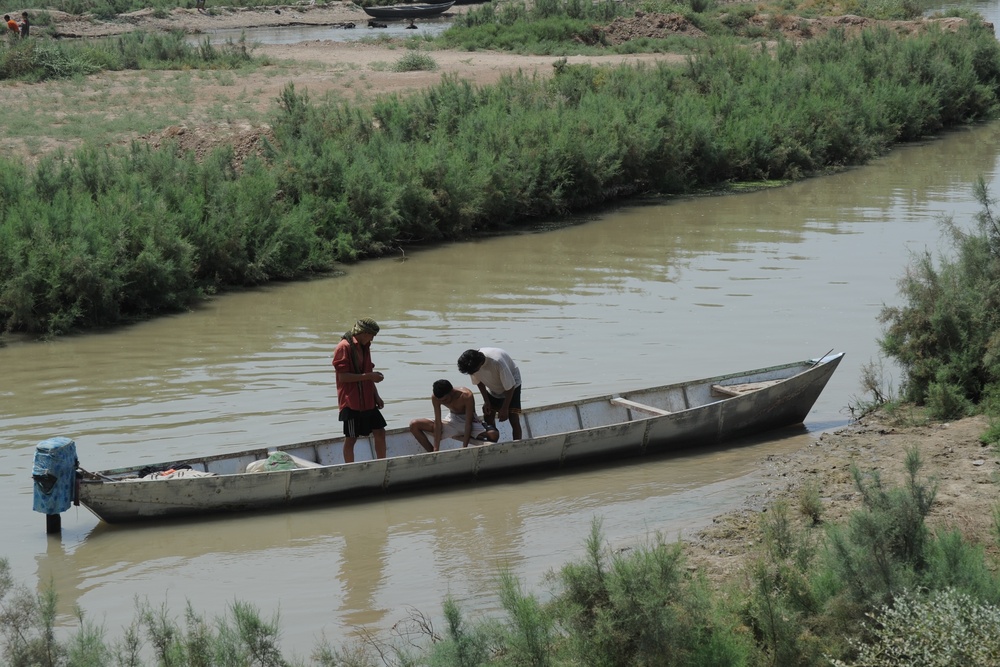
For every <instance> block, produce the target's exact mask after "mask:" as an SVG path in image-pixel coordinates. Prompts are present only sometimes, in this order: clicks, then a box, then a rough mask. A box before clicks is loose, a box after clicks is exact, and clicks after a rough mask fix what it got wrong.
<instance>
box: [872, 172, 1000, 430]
mask: <svg viewBox="0 0 1000 667" xmlns="http://www.w3.org/2000/svg"><path fill="white" fill-rule="evenodd" d="M974 194H975V196H976V199H977V200H978V201H979V204H980V206H981V210H980V212H979V213H978V215H977V216H976V219H975V223H976V224H975V226H974V228H973V229H971V230H964V229H961V228H959V227H958V225H956V224H955V223H954V222H953V221H952V220H950V219H948V220H945V221H944V222H943V227H944V229H945V231H946V232H947V233H948V236H949V238H950V240H951V249H952V254H951V255H950V256H946V257H943V258H941V260H940V263H939V265H938V266H935V264H934V261H933V259H932V257H931V256H930V254H929V253H925V254H924V255H922V256H920V257H919V258H917V259H916V260H915V261H914V262H913V264H912V265H911V266H910V268H909V270H908V271H907V273H906V276H905V277H904V278H903V279H902V281H901V283H900V285H901V292H902V295H903V297H904V300H905V303H904V305H902V306H894V307H887V308H884V309H883V310H882V313H881V315H880V319H881V320H882V322H883V323H885V324H886V325H887V328H886V331H885V335H884V336H883V338H882V339H881V341H880V344H881V346H882V349H883V350H884V351H885V352H886V354H887V355H889V356H890V357H893V358H894V359H896V361H898V362H899V364H900V365H901V366H902V368H903V370H904V372H905V374H906V382H905V384H904V388H905V398H906V399H908V400H911V401H913V402H915V403H917V404H924V403H927V404H928V406H929V407H931V408H932V411H933V412H934V413H935V414H936V415H939V416H940V417H942V418H953V417H955V416H959V415H961V414H963V413H965V412H966V411H967V410H968V406H969V404H970V403H973V404H974V403H978V402H980V401H981V400H982V399H983V397H984V393H985V391H986V389H987V388H988V387H990V386H991V385H994V384H996V383H997V382H1000V261H997V260H998V258H1000V225H998V221H997V220H996V218H995V217H994V213H993V208H994V206H995V203H996V202H995V201H994V200H992V199H991V198H990V197H989V193H988V191H987V188H986V184H985V181H984V180H983V179H982V178H981V177H980V178H979V180H978V181H977V183H976V185H975V187H974Z"/></svg>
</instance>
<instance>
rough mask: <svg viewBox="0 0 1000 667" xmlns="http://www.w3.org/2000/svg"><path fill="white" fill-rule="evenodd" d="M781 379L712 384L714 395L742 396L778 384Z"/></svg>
mask: <svg viewBox="0 0 1000 667" xmlns="http://www.w3.org/2000/svg"><path fill="white" fill-rule="evenodd" d="M779 382H781V380H766V381H764V382H746V383H744V384H713V385H712V395H713V396H727V397H728V396H740V395H742V394H749V393H750V392H752V391H760V390H761V389H765V388H767V387H770V386H771V385H774V384H778V383H779Z"/></svg>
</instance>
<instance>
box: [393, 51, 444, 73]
mask: <svg viewBox="0 0 1000 667" xmlns="http://www.w3.org/2000/svg"><path fill="white" fill-rule="evenodd" d="M437 68H438V64H437V62H436V61H435V60H434V58H432V57H431V56H429V55H427V54H426V53H417V52H416V51H410V52H408V53H407V54H406V55H405V56H403V57H402V58H400V59H399V60H397V61H396V62H395V63H393V65H392V71H393V72H433V71H434V70H436V69H437Z"/></svg>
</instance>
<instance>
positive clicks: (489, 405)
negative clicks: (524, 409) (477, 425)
mask: <svg viewBox="0 0 1000 667" xmlns="http://www.w3.org/2000/svg"><path fill="white" fill-rule="evenodd" d="M458 370H459V372H460V373H463V374H465V375H469V376H471V377H472V382H473V383H474V384H475V385H476V386H477V387H479V392H480V393H481V394H482V395H483V419H484V420H485V421H486V423H487V424H489V425H490V426H496V420H497V419H499V420H500V421H502V422H505V421H508V420H509V421H510V430H511V434H512V435H513V437H514V440H520V439H521V419H520V417H519V415H520V414H521V371H520V369H519V368H518V367H517V364H515V363H514V360H513V359H511V357H510V355H509V354H507V353H506V352H505V351H503V350H501V349H500V348H499V347H481V348H479V349H478V350H466V351H465V352H463V353H462V356H460V357H459V358H458Z"/></svg>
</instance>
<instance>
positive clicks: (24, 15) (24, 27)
mask: <svg viewBox="0 0 1000 667" xmlns="http://www.w3.org/2000/svg"><path fill="white" fill-rule="evenodd" d="M19 28H20V30H21V39H26V38H27V37H28V32H29V31H30V30H31V23H29V22H28V12H21V25H20V26H19Z"/></svg>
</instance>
